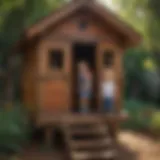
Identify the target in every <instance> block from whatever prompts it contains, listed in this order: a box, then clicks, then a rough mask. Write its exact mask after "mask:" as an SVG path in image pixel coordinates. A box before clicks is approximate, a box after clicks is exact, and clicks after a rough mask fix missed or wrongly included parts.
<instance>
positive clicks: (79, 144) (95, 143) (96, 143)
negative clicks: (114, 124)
mask: <svg viewBox="0 0 160 160" xmlns="http://www.w3.org/2000/svg"><path fill="white" fill-rule="evenodd" d="M111 144H112V140H111V138H106V139H101V140H80V141H72V142H71V146H72V148H83V147H84V148H86V147H92V148H95V147H105V146H107V145H111Z"/></svg>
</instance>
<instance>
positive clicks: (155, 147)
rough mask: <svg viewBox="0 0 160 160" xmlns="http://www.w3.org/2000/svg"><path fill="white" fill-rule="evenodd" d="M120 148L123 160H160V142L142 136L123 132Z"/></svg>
mask: <svg viewBox="0 0 160 160" xmlns="http://www.w3.org/2000/svg"><path fill="white" fill-rule="evenodd" d="M118 147H119V149H118V150H119V154H120V157H119V158H120V159H122V160H160V141H158V140H154V139H152V138H150V137H147V136H144V135H142V134H138V133H134V132H131V131H125V132H121V133H120V134H119V146H118ZM119 158H118V159H119Z"/></svg>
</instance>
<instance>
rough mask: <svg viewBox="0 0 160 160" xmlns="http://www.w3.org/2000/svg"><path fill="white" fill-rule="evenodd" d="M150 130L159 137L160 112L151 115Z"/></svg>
mask: <svg viewBox="0 0 160 160" xmlns="http://www.w3.org/2000/svg"><path fill="white" fill-rule="evenodd" d="M150 128H151V129H152V130H153V131H154V132H155V133H157V134H159V135H160V111H157V112H154V113H153V115H152V119H151V124H150Z"/></svg>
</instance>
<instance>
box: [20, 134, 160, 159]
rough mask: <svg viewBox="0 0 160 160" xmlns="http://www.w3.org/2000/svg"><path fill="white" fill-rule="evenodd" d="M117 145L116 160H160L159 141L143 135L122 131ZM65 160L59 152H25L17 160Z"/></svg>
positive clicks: (63, 155)
mask: <svg viewBox="0 0 160 160" xmlns="http://www.w3.org/2000/svg"><path fill="white" fill-rule="evenodd" d="M118 140H119V142H118V144H117V146H116V147H117V151H118V157H117V160H160V141H158V140H156V139H153V138H151V137H149V136H145V135H144V134H139V133H135V132H132V131H122V132H121V133H120V134H119V138H118ZM53 158H54V159H56V160H63V159H64V160H67V158H66V156H65V154H64V153H63V154H62V153H59V152H53V151H52V152H43V153H42V152H41V153H39V152H37V151H36V150H34V149H32V150H30V151H25V152H24V153H23V155H21V156H20V157H19V158H18V160H21V159H22V160H53Z"/></svg>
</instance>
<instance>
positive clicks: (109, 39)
mask: <svg viewBox="0 0 160 160" xmlns="http://www.w3.org/2000/svg"><path fill="white" fill-rule="evenodd" d="M139 42H140V36H139V34H138V33H136V32H135V31H134V30H133V29H132V28H131V27H129V26H127V25H126V24H125V23H124V22H122V21H121V20H119V19H118V18H117V16H115V15H114V14H113V13H112V12H111V11H109V10H108V9H106V8H105V7H104V6H102V5H100V4H99V3H98V2H96V1H95V0H72V1H71V2H69V3H68V4H66V5H65V6H63V7H62V8H60V9H59V10H57V11H54V12H53V13H52V14H51V15H49V16H47V17H45V18H44V19H43V20H41V21H39V22H38V23H36V24H35V25H33V26H31V27H30V28H28V29H27V30H26V31H25V33H24V37H23V38H22V39H21V41H20V43H19V48H20V49H21V51H22V52H23V56H24V61H23V76H22V91H23V93H22V94H23V101H24V103H25V104H26V105H27V106H28V107H30V109H31V110H32V111H33V112H34V113H36V115H37V119H38V120H37V121H39V122H37V123H38V124H39V123H40V122H41V123H42V122H43V124H45V122H46V123H47V119H49V116H50V117H52V118H53V119H54V118H55V117H59V118H60V115H64V114H68V113H73V112H74V111H75V110H77V109H78V108H77V107H78V96H77V88H78V87H77V78H76V77H77V64H78V62H80V61H81V60H85V61H87V63H88V64H89V66H90V68H91V70H92V72H93V76H94V77H93V79H94V95H93V99H92V102H91V103H92V104H91V111H92V112H93V113H97V112H98V111H99V110H100V108H101V97H100V75H101V73H102V70H103V69H104V67H107V66H109V67H110V68H112V70H113V72H114V73H115V75H116V84H117V85H116V96H115V109H116V110H117V111H120V110H121V107H122V98H123V65H122V58H123V55H124V51H125V50H126V49H127V48H130V47H134V46H136V45H138V44H139ZM57 115H58V116H57ZM48 121H49V120H48Z"/></svg>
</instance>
